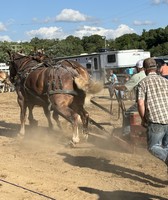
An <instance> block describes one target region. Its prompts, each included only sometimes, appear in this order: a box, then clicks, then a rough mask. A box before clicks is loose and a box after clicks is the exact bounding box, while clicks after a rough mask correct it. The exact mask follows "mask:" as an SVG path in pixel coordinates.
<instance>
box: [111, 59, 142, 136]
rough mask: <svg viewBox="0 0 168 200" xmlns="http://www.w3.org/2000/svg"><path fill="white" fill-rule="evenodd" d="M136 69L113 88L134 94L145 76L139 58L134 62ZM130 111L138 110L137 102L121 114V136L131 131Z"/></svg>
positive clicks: (127, 134)
mask: <svg viewBox="0 0 168 200" xmlns="http://www.w3.org/2000/svg"><path fill="white" fill-rule="evenodd" d="M136 70H137V73H136V74H134V75H133V76H131V78H130V79H129V80H128V81H127V82H126V83H125V84H124V85H116V86H115V89H117V90H120V91H126V90H127V91H129V92H130V91H133V90H134V92H135V94H136V89H137V85H138V83H139V82H140V81H141V80H142V79H144V78H145V77H146V74H145V71H144V68H143V60H139V61H138V62H137V63H136ZM132 112H138V108H137V103H136V102H135V103H134V104H133V105H132V106H131V107H129V108H128V109H127V110H126V112H125V115H124V116H123V125H122V126H123V131H122V132H123V136H126V137H129V134H130V132H131V127H130V115H131V113H132Z"/></svg>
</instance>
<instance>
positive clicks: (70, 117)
mask: <svg viewBox="0 0 168 200" xmlns="http://www.w3.org/2000/svg"><path fill="white" fill-rule="evenodd" d="M53 107H54V106H53ZM54 112H56V113H58V114H59V115H60V116H62V117H63V118H64V119H66V120H67V121H69V122H70V123H71V124H72V129H73V136H72V141H71V143H72V144H73V145H75V144H76V143H79V141H80V139H79V130H78V119H79V115H78V114H77V113H75V112H74V111H73V110H72V109H71V108H69V107H68V106H67V105H64V106H61V107H59V106H56V107H54Z"/></svg>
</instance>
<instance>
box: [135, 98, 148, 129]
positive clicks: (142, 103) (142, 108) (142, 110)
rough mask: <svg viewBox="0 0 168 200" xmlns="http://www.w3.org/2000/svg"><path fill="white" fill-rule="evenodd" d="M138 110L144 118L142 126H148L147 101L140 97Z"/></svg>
mask: <svg viewBox="0 0 168 200" xmlns="http://www.w3.org/2000/svg"><path fill="white" fill-rule="evenodd" d="M137 103H138V111H139V115H140V117H141V119H142V126H144V127H146V125H147V121H146V117H145V109H146V108H145V101H144V100H143V99H138V102H137Z"/></svg>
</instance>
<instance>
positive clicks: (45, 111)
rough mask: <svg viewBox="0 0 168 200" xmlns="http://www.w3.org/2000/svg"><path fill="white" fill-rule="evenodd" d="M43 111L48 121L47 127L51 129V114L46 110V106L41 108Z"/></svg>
mask: <svg viewBox="0 0 168 200" xmlns="http://www.w3.org/2000/svg"><path fill="white" fill-rule="evenodd" d="M43 111H44V114H45V116H46V118H47V120H48V127H49V129H53V124H52V121H51V112H50V110H49V109H48V106H43Z"/></svg>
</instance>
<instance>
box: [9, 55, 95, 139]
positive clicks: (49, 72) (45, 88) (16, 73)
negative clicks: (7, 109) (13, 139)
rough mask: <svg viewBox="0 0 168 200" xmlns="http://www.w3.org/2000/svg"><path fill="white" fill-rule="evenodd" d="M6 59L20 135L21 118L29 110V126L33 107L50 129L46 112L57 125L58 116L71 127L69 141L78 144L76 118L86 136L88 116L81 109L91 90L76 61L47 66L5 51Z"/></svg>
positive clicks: (86, 75) (50, 124) (49, 121)
mask: <svg viewBox="0 0 168 200" xmlns="http://www.w3.org/2000/svg"><path fill="white" fill-rule="evenodd" d="M8 54H9V56H10V80H11V82H12V83H13V84H14V85H15V89H16V92H17V99H18V104H19V106H20V120H21V129H20V133H19V134H20V135H22V136H23V135H24V134H25V115H26V109H27V107H28V108H29V116H28V119H29V123H30V125H31V124H34V123H35V122H36V120H35V119H34V118H33V112H32V110H33V107H34V106H35V105H40V106H42V107H43V110H44V113H45V115H46V117H47V119H48V124H49V127H50V128H52V126H53V125H52V122H51V119H50V111H51V110H53V118H54V119H55V120H56V122H57V124H58V126H59V127H60V124H59V119H58V116H59V115H60V116H62V117H64V118H65V119H66V120H68V121H69V122H70V123H71V124H72V127H73V137H72V142H73V143H78V142H79V135H78V117H79V116H80V117H81V120H82V124H83V132H84V133H85V134H86V135H87V134H88V119H89V114H88V113H87V112H86V110H85V109H84V103H85V97H86V92H87V91H89V89H90V88H91V87H92V86H91V83H92V81H90V76H89V74H88V72H87V70H86V69H85V68H84V67H83V66H81V65H80V64H79V63H78V62H76V61H61V62H58V63H57V64H56V65H52V66H47V67H46V65H45V64H44V63H39V62H38V61H37V60H36V59H33V58H32V57H30V56H25V55H21V54H19V53H11V52H8Z"/></svg>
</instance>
